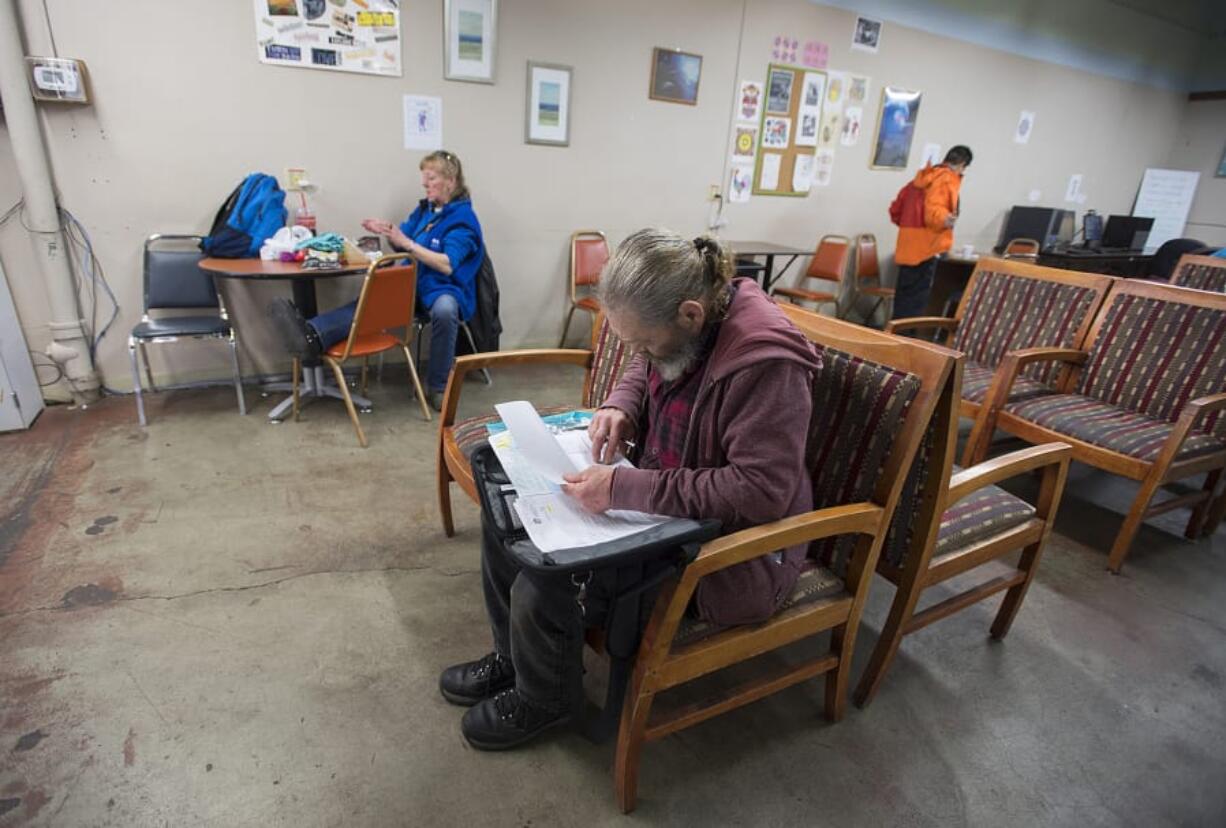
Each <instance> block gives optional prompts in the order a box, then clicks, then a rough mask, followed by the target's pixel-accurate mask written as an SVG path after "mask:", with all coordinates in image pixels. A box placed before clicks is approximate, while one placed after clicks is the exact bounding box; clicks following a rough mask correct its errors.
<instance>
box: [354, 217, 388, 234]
mask: <svg viewBox="0 0 1226 828" xmlns="http://www.w3.org/2000/svg"><path fill="white" fill-rule="evenodd" d="M362 228H363V229H364V230H365V231H366V232H367V233H374V234H375V235H376V236H386V235H387V234H388V233H390V232H392V228H393V225H392V223H391V222H390V221H384V220H383V219H375V218H368V219H363V220H362Z"/></svg>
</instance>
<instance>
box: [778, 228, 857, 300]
mask: <svg viewBox="0 0 1226 828" xmlns="http://www.w3.org/2000/svg"><path fill="white" fill-rule="evenodd" d="M850 253H851V242H849V241H848V240H847V237H846V236H822V238H821V241H819V242H818V243H817V250H815V251H814V252H813V258H812V259H811V260H810V261H809V269H808V270H806V271H805V275H804V279H820V280H822V281H826V282H834V284H835V287H834V290H835V291H836V292H835V293H827V292H826V291H817V290H805V289H804V288H802V287H800V286H797V287H777V288H775V289H774V290H773V291H771V293H772V295H774V296H785V297H787V298H788V299H790V300H791V301H792V302H816V303H817V304H818V305H819V306H821V305H823V304H825V303H827V302H833V303H834V312H835V316H838V315H839V296H838V293H837V291H838V289H839V288H838V286H839V285H840V284H842V282H843V272H844V271H845V270H846V269H847V256H848V255H849V254H850ZM804 279H802V284H803V281H804Z"/></svg>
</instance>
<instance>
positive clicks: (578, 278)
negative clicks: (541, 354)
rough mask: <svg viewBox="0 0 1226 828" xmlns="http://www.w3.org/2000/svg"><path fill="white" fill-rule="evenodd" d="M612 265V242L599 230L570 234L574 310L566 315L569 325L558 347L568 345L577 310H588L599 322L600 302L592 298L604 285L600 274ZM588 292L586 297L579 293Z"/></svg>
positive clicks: (571, 309)
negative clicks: (568, 335)
mask: <svg viewBox="0 0 1226 828" xmlns="http://www.w3.org/2000/svg"><path fill="white" fill-rule="evenodd" d="M607 261H609V241H608V239H606V238H605V235H604V233H601V232H600V231H599V230H576V231H575V232H574V233H571V234H570V310H569V311H567V312H566V324H565V325H563V326H562V339H561V340H559V341H558V347H559V348H561V347H563V346H565V345H566V334H567V332H568V331H569V330H570V320H571V317H573V316H574V315H575V309H576V308H578V309H580V310H585V311H587V312H588V313H590V314H592V318H593V319H595V317H596V314H598V313H600V302H598V301H597V300H596V297H595V296H593V295H592V292H593V289H594V288H595V287H596V285H597V284H598V283H599V282H600V272H601V271H602V270H604V266H605V262H607ZM580 288H586V289H587V293H586V295H584V296H580V295H579V289H580Z"/></svg>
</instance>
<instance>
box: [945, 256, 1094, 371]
mask: <svg viewBox="0 0 1226 828" xmlns="http://www.w3.org/2000/svg"><path fill="white" fill-rule="evenodd" d="M1114 281H1116V280H1115V279H1113V278H1112V277H1110V276H1101V275H1099V274H1096V273H1079V272H1077V271H1072V270H1059V269H1057V268H1053V267H1040V266H1039V265H1034V264H1029V263H1027V262H1020V261H1015V260H1005V259H993V258H981V259H980V260H979V263H978V264H977V265H976V266H975V272H974V273H972V274H971V278H970V281H969V282H968V283H967V286H966V292H965V293H964V294H963V295H962V301H961V302H960V303H959V305H958V311H957V319H958V328H957V331H956V333H955V334H954V340H953V343H952V347H953V348H954V349H955V350H958V351H962V352H963V353H965V354H966V358H967V360H968V361H969V362H974V363H977V364H979V365H983V366H985V367H988V368H995V367H996V366H997V365H998V364H1000V361H1001V359H1003V358H1004V355H1005V354H1006V353H1007V352H1009V351H1015V350H1018V349H1021V348H1080V347H1081V346H1082V343H1083V342H1084V341H1085V337H1086V334H1087V332H1088V331H1089V329H1090V325H1091V323H1092V322H1093V321H1094V315H1095V313H1096V312H1097V311H1098V308H1099V307H1100V306H1101V305H1102V303H1103V299H1104V298H1105V297H1106V295H1107V291H1108V289H1109V288H1110V287H1111V284H1112V283H1113V282H1114ZM1058 370H1059V366H1058V365H1056V364H1055V363H1049V362H1042V363H1035V364H1032V365H1029V366H1027V367H1026V369H1025V370H1024V372H1023V373H1024V374H1025V375H1026V376H1028V377H1030V378H1031V379H1034V380H1037V381H1039V382H1047V383H1049V382H1051V381H1052V379H1053V378H1054V377H1055V374H1056V372H1057V371H1058Z"/></svg>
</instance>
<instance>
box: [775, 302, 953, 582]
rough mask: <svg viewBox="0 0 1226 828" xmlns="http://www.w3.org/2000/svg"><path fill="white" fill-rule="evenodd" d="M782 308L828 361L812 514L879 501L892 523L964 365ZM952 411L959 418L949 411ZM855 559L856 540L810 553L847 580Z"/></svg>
mask: <svg viewBox="0 0 1226 828" xmlns="http://www.w3.org/2000/svg"><path fill="white" fill-rule="evenodd" d="M780 308H781V309H782V310H783V312H784V313H785V314H786V315H787V316H788V318H789V319H791V320H792V322H793V323H794V324H796V326H797V327H798V328H800V330H801V331H802V332H803V333H804V334H805V335H806V336H807V337H808V338H809V339H810V341H812V342H813V343H814V345H815V346H816V347H817V349H818V352H819V354H820V355H821V358H822V364H821V368H820V369H819V370H818V371H817V373H816V375H815V376H814V380H813V386H812V394H813V401H814V406H813V417H812V420H811V422H810V425H809V436H808V440H807V443H806V463H807V465H808V467H809V469H810V473H811V475H812V478H813V498H814V504H813V507H814V508H815V509H820V508H822V507H825V506H831V505H837V504H846V503H857V502H865V501H871V502H873V503H876V504H878V505H880V506H882V507H884V508H885V509H886V513H887V515H889V514H892V510H893V509H894V508H895V505H896V504H897V503H898V502H899V498H900V497H901V496H902V493H903V486H904V483H905V482H906V481H907V479H908V478H909V474H908V472H909V470H910V469H911V467H912V464H913V462H914V461H915V458H916V456H917V454H918V452H919V448H920V446H921V443H922V441H923V440H924V435H925V434H926V433H927V432H928V431H929V430H930V429H931V428H932V427H933V426H932V425H931V423H932V418H933V415H934V412H935V411H936V410H937V406H938V404H939V403H940V402H941V399H942V397H941V395H942V394H946V395H948V393H949V389H948V383H949V380H950V377H951V376H953V375H954V374H955V373H956V372H957V371H958V370H959V365H960V361H961V359H962V357H961V356H960V355H958V354H956V353H954V352H953V351H950V350H948V349H946V348H942V347H940V346H939V345H933V344H931V343H927V342H922V341H920V340H916V339H907V338H904V337H898V336H893V335H891V334H885V333H881V332H879V331H874V330H871V329H868V328H864V327H861V326H858V325H852V324H850V323H846V322H840V321H838V320H835V319H830V318H829V317H824V316H820V315H818V314H816V313H813V312H812V311H807V310H805V309H803V308H800V307H797V306H794V305H788V304H784V305H780ZM946 407H947V408H949V409H950V410H952V405H950V404H949V403H948V401H947V402H946ZM949 425H950V416H949V415H946V417H945V418H944V419H943V420H942V422H941V424H940V427H941V428H944V429H945V432H946V433H949V432H950V428H949ZM955 425H956V423H955ZM949 451H950V452H952V446H951V447H950V449H949ZM950 457H951V459H952V453H951V454H950ZM946 478H948V475H946ZM917 479H919V478H917ZM924 491H927V490H926V489H925V490H924ZM933 508H935V505H934V507H933ZM855 552H856V540H855V539H854V538H852V537H850V536H840V537H836V538H829V539H824V540H821V541H818V542H817V543H815V544H814V546H813V548H812V550H811V553H812V554H813V555H814V556H816V557H818V558H819V559H821V560H823V561H825V562H827V563H829V564H830V565H831V566H833V567H834V568H835V569H836V570H837V571H839V572H840V573H845V572H846V567H847V565H848V563H849V562H851V563H852V564H853V566H854V565H855V563H854V560H853V558H854V553H855ZM854 574H857V575H858V574H859V573H854Z"/></svg>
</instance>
